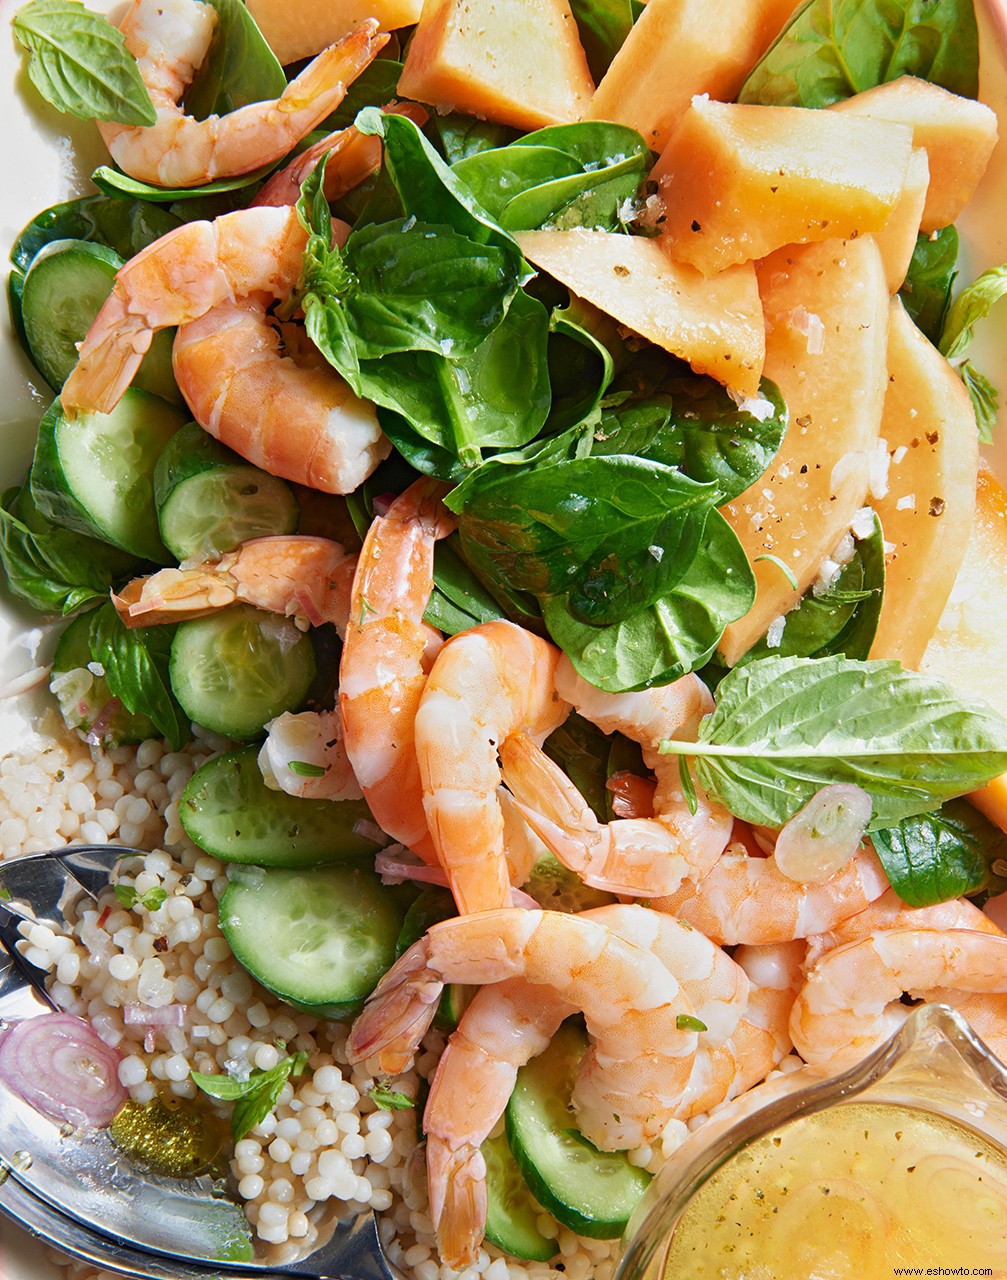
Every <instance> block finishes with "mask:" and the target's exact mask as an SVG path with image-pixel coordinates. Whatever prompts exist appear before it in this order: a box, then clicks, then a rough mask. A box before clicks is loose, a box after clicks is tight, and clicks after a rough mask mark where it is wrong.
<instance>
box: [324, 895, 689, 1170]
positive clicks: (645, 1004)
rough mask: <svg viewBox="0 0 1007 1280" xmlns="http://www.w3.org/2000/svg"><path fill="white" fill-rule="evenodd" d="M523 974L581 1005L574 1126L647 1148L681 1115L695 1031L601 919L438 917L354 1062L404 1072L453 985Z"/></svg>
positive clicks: (372, 1020)
mask: <svg viewBox="0 0 1007 1280" xmlns="http://www.w3.org/2000/svg"><path fill="white" fill-rule="evenodd" d="M518 977H520V978H523V979H524V980H525V981H526V982H528V983H531V984H532V985H533V986H536V987H544V988H546V993H547V994H548V993H551V995H552V996H555V997H558V998H559V999H560V1000H562V1001H565V1002H566V1003H567V1004H568V1005H570V1006H572V1007H573V1008H575V1009H581V1010H582V1011H583V1013H584V1017H585V1020H586V1022H587V1029H588V1034H589V1036H590V1037H591V1040H592V1044H591V1047H590V1048H589V1049H588V1051H587V1053H586V1054H585V1056H584V1059H583V1060H582V1062H581V1064H580V1068H579V1074H578V1078H577V1083H576V1085H575V1087H574V1091H573V1106H574V1110H575V1112H576V1115H577V1123H578V1127H579V1128H580V1129H581V1131H582V1132H583V1133H584V1134H585V1135H586V1136H587V1137H588V1138H589V1139H590V1140H591V1141H592V1142H593V1143H594V1144H595V1145H596V1146H598V1147H600V1148H602V1149H603V1150H615V1149H619V1148H622V1147H625V1146H640V1145H642V1144H643V1143H645V1142H649V1141H650V1140H651V1139H652V1138H654V1137H656V1136H657V1134H659V1133H660V1132H661V1130H662V1129H663V1128H664V1126H665V1125H666V1124H667V1122H668V1120H669V1119H671V1118H672V1117H673V1115H674V1113H675V1108H676V1107H677V1106H678V1105H679V1102H680V1100H681V1097H682V1094H683V1093H684V1091H685V1088H686V1086H687V1085H688V1082H689V1077H690V1075H691V1074H692V1067H693V1063H694V1061H695V1056H696V1034H695V1032H692V1031H688V1030H684V1029H683V1027H682V1025H681V1020H682V1018H683V1016H684V1017H685V1018H686V1019H688V1018H689V1017H691V1015H692V1006H691V1004H690V1002H689V1000H688V998H687V996H686V995H685V993H684V991H683V989H682V985H681V983H680V982H679V981H678V980H677V978H675V977H674V976H673V975H672V974H671V973H670V971H669V970H668V969H667V968H666V967H665V966H664V965H663V964H662V963H661V961H660V960H659V959H658V958H657V957H656V956H654V955H652V954H651V953H650V952H649V951H647V950H646V949H645V948H644V947H641V946H638V945H637V944H635V943H631V942H627V941H626V940H625V939H624V938H621V937H620V936H619V935H618V934H617V933H616V932H615V931H614V930H613V929H610V928H609V927H608V926H607V925H605V924H602V923H601V922H600V921H596V920H590V919H587V918H585V917H584V916H575V915H567V914H565V913H563V912H557V911H532V910H524V909H522V908H519V907H511V908H503V909H500V910H495V911H480V912H475V913H473V914H469V915H463V916H455V917H453V918H451V919H449V920H443V921H441V922H440V923H438V924H435V925H434V926H433V927H432V928H431V929H430V930H428V932H427V933H426V934H425V935H424V936H423V937H422V938H421V939H420V940H419V941H418V942H416V943H414V944H413V946H411V947H410V948H409V950H408V951H406V952H405V953H404V954H403V955H402V956H401V957H400V958H399V959H398V960H397V961H396V963H395V964H394V965H393V966H392V968H391V969H389V970H388V972H387V973H386V974H385V976H384V977H383V978H382V979H381V981H380V982H379V983H378V985H377V987H376V988H375V990H374V992H373V994H372V995H371V997H370V999H369V1000H368V1002H367V1004H366V1006H365V1007H364V1010H363V1012H362V1013H361V1014H360V1016H359V1017H358V1018H357V1020H356V1021H355V1022H354V1024H353V1027H352V1028H351V1031H350V1038H349V1042H348V1046H347V1052H348V1054H349V1057H350V1061H351V1062H359V1061H362V1060H364V1059H366V1058H370V1057H376V1059H377V1061H378V1064H379V1066H380V1069H381V1070H382V1071H385V1072H387V1073H388V1074H396V1073H398V1072H399V1071H402V1070H404V1069H405V1067H406V1066H407V1065H408V1064H409V1062H410V1061H411V1059H412V1056H413V1054H414V1052H415V1050H416V1047H417V1046H418V1044H419V1043H420V1041H421V1040H422V1038H423V1035H424V1034H425V1032H426V1029H427V1027H428V1026H429V1025H430V1021H431V1019H432V1018H433V1015H434V1012H435V1010H436V1005H437V1001H438V1000H439V998H440V993H441V991H442V989H443V987H444V984H445V983H447V982H467V983H474V984H477V985H482V984H485V983H493V982H501V981H503V980H504V979H507V978H518Z"/></svg>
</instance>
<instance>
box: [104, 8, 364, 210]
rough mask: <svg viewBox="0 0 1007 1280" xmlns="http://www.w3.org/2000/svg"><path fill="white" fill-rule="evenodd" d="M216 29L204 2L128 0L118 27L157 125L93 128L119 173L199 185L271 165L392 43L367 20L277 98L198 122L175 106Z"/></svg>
mask: <svg viewBox="0 0 1007 1280" xmlns="http://www.w3.org/2000/svg"><path fill="white" fill-rule="evenodd" d="M166 16H167V17H168V18H169V19H170V20H168V21H166ZM215 25H216V14H215V13H214V10H213V9H212V8H211V6H210V5H208V4H203V3H201V0H134V2H133V5H132V7H131V8H130V9H129V11H128V12H127V14H126V16H125V17H124V18H123V20H122V22H121V23H120V30H121V31H122V33H123V36H124V37H125V41H126V48H127V49H128V50H129V52H130V53H131V54H133V56H134V57H135V58H136V60H137V66H138V67H139V71H140V75H141V77H142V79H143V82H144V84H145V85H146V86H147V89H148V91H149V92H150V97H151V101H152V102H153V104H154V110H155V112H156V114H157V120H156V122H155V123H154V124H152V125H148V126H135V125H124V124H115V123H109V122H105V121H99V122H98V129H99V132H100V133H101V136H102V138H103V140H104V142H105V145H106V146H107V147H108V149H109V152H110V153H111V156H112V159H113V160H114V161H115V162H116V164H117V165H118V166H119V168H120V169H122V170H123V172H124V173H128V174H129V175H130V176H131V177H133V178H137V179H139V180H140V181H142V182H149V183H152V184H153V185H155V186H161V187H198V186H201V185H203V184H204V183H207V182H212V181H213V180H214V179H215V178H225V177H231V176H234V175H237V174H242V173H249V172H251V170H253V169H257V168H258V167H259V166H260V165H264V164H271V163H272V162H273V161H275V160H279V159H280V158H281V157H282V156H285V155H286V154H287V152H288V151H290V150H291V149H292V148H293V147H294V146H295V145H296V144H297V143H298V142H299V141H300V140H301V138H303V137H304V135H305V134H306V133H310V132H311V130H312V129H314V127H315V126H316V125H317V124H319V123H320V122H321V121H322V120H324V119H325V117H326V116H327V115H329V114H330V113H331V112H333V111H335V109H336V108H337V107H338V106H339V104H340V102H342V100H343V98H344V97H345V96H346V89H347V86H348V85H350V84H351V83H352V82H353V81H354V80H355V79H356V78H357V76H358V75H359V74H360V72H361V71H363V69H364V68H365V67H366V66H367V65H368V64H369V63H370V62H371V61H372V60H373V59H374V58H375V57H376V56H377V54H378V52H379V51H380V50H381V48H382V47H383V46H384V45H385V44H386V43H387V41H388V36H387V35H382V34H379V32H378V24H377V22H376V21H375V20H374V19H369V20H368V21H367V22H364V23H362V24H361V26H359V27H358V28H357V30H356V31H354V32H352V33H351V34H350V35H348V36H346V37H345V39H343V40H341V41H339V43H338V44H334V45H332V46H331V47H330V48H328V49H326V50H324V51H323V52H322V53H320V54H319V55H318V57H317V58H315V59H314V60H313V61H312V62H310V63H309V64H308V65H307V66H306V67H305V68H304V70H303V71H302V72H301V74H300V75H299V76H298V77H297V78H296V79H295V80H292V81H291V82H290V84H288V85H287V87H286V89H285V90H284V91H283V93H282V94H281V95H280V97H279V98H277V99H276V100H275V101H272V102H254V103H250V104H249V105H248V106H245V107H240V108H239V109H238V110H237V111H231V112H229V113H228V114H227V115H224V116H209V117H208V118H207V119H206V120H196V119H194V118H193V117H192V116H187V115H185V113H184V111H183V110H182V108H181V107H180V106H179V102H180V100H181V98H182V95H183V93H184V92H185V90H186V88H187V87H188V85H189V84H190V83H191V81H192V78H193V76H194V75H195V73H196V70H197V68H198V67H199V66H200V65H201V64H202V62H203V59H204V58H205V57H206V54H207V52H208V50H209V47H210V41H211V39H212V37H213V30H214V27H215Z"/></svg>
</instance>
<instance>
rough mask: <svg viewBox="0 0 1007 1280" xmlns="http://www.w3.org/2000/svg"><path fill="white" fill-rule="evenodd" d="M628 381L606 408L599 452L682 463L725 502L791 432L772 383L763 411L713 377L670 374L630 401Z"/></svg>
mask: <svg viewBox="0 0 1007 1280" xmlns="http://www.w3.org/2000/svg"><path fill="white" fill-rule="evenodd" d="M620 385H621V384H620V382H619V381H618V380H617V381H616V382H615V383H614V384H613V386H612V387H611V388H610V395H609V398H608V403H609V405H610V406H611V407H609V408H608V409H605V410H604V411H603V413H602V418H601V424H600V426H599V427H598V430H597V432H596V433H595V441H596V443H595V445H594V448H593V449H592V453H593V454H595V455H599V454H610V453H634V454H636V455H638V456H639V457H642V458H650V459H652V460H653V461H654V462H660V463H663V464H664V465H665V466H669V467H677V468H678V469H679V470H680V471H682V472H683V473H684V474H685V475H687V476H691V477H692V479H693V480H699V481H702V482H704V483H709V484H715V485H716V486H717V489H718V497H717V503H718V505H720V504H722V503H724V502H729V501H730V500H731V499H732V498H735V497H737V495H738V494H739V493H743V492H744V491H745V490H746V489H747V488H748V487H749V486H750V485H752V484H754V483H755V481H756V480H758V478H759V476H761V475H762V474H763V472H764V471H765V470H766V469H767V467H768V466H769V464H770V463H771V462H772V460H773V458H774V457H775V456H776V453H777V451H778V450H779V448H780V445H781V444H782V443H783V437H784V436H785V434H786V431H787V420H788V414H787V406H786V403H785V402H784V399H783V397H782V396H781V395H780V392H779V390H778V389H777V388H776V386H774V384H773V383H771V382H769V381H766V380H764V381H763V383H762V386H761V399H760V401H759V405H760V413H759V416H756V414H755V413H753V412H751V411H750V409H749V408H744V409H742V408H740V407H739V406H738V405H737V404H736V403H735V402H734V401H733V400H732V399H731V397H730V396H729V395H728V393H727V391H726V390H725V389H724V388H723V387H722V386H720V384H719V383H717V382H714V381H713V379H712V378H702V377H695V376H685V377H669V378H667V379H665V380H664V381H663V382H662V383H661V390H660V391H659V392H657V393H655V394H653V395H650V396H648V397H645V398H642V399H632V398H630V399H622V398H621V393H620V391H619V387H620ZM746 403H747V402H746ZM604 404H605V402H604V401H603V405H604Z"/></svg>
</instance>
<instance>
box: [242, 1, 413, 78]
mask: <svg viewBox="0 0 1007 1280" xmlns="http://www.w3.org/2000/svg"><path fill="white" fill-rule="evenodd" d="M246 3H247V5H248V12H249V13H250V14H251V15H252V17H253V18H254V19H255V21H256V22H257V23H258V24H259V30H260V31H261V32H262V34H263V35H264V36H265V37H266V42H267V44H268V45H269V47H270V48H271V49H272V51H273V52H274V53H275V54H276V56H277V58H279V60H280V62H282V63H283V65H284V66H286V65H287V63H288V62H296V61H297V60H298V59H299V58H310V57H313V56H314V55H315V54H316V53H319V52H320V51H321V50H322V49H325V48H327V47H328V46H329V45H330V44H335V42H336V41H337V40H341V39H342V38H343V36H345V35H348V34H349V33H350V32H351V31H353V30H354V29H355V28H356V27H359V26H360V24H361V22H364V21H365V20H366V19H367V18H377V20H378V22H379V23H380V25H381V30H382V31H394V30H395V29H396V28H397V27H410V26H412V24H413V23H414V22H418V21H419V17H420V12H421V10H422V9H423V0H297V3H296V4H291V3H290V0H246Z"/></svg>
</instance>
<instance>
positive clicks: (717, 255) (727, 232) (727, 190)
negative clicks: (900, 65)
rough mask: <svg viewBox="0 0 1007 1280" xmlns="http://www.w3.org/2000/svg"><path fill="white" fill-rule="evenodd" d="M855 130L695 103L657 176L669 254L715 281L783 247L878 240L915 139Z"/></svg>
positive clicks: (812, 115) (790, 110) (839, 123)
mask: <svg viewBox="0 0 1007 1280" xmlns="http://www.w3.org/2000/svg"><path fill="white" fill-rule="evenodd" d="M852 124H853V121H852V120H840V119H838V118H837V117H836V116H835V115H833V114H831V113H830V112H827V111H810V110H807V109H805V108H803V107H763V106H756V105H751V104H747V103H725V102H712V101H710V100H709V99H707V98H701V97H700V98H695V99H693V102H692V106H691V107H690V108H689V110H688V111H687V112H686V113H685V115H684V117H683V118H682V123H681V124H680V125H679V127H678V129H676V131H675V133H674V135H673V136H672V139H671V141H670V142H669V143H668V145H667V146H666V147H665V149H664V152H663V153H662V155H661V158H660V160H659V161H658V163H657V165H656V166H655V168H654V171H653V173H652V174H651V177H652V178H654V179H656V180H657V182H658V183H659V186H660V192H659V194H660V196H661V199H662V201H663V202H664V213H665V217H664V221H663V222H662V223H661V236H660V243H661V246H662V248H664V249H665V251H666V252H667V253H668V254H670V255H671V257H673V258H674V259H675V260H676V261H678V262H688V263H691V264H692V266H694V267H698V268H699V269H700V271H702V272H703V273H704V274H706V275H713V274H714V273H715V272H717V271H723V270H724V268H725V267H729V266H731V265H732V264H734V263H736V262H747V261H748V260H749V259H751V258H764V257H765V256H766V255H767V254H769V253H772V252H773V250H774V249H778V248H780V247H781V246H782V245H785V244H806V243H808V242H810V241H814V240H831V239H833V238H837V237H838V238H840V239H849V238H852V237H855V236H858V235H863V234H864V233H865V232H871V231H879V230H880V229H881V228H882V227H883V226H884V225H885V223H886V222H887V221H888V219H889V217H890V215H891V213H892V210H893V209H894V208H895V205H896V204H897V202H898V200H899V198H900V196H901V195H902V191H903V187H904V186H905V180H906V172H907V169H908V167H909V156H910V152H911V151H912V130H911V129H910V127H909V126H908V125H897V124H891V123H889V122H888V121H881V120H867V119H860V120H858V121H857V125H858V127H857V128H850V125H852ZM863 126H867V127H866V128H864V127H863Z"/></svg>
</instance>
